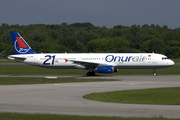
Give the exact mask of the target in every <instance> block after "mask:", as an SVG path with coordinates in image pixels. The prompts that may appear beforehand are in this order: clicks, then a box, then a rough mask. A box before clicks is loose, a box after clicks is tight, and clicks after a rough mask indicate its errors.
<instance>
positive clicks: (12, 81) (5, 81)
mask: <svg viewBox="0 0 180 120" xmlns="http://www.w3.org/2000/svg"><path fill="white" fill-rule="evenodd" d="M102 81H119V80H115V79H91V78H87V79H86V78H84V79H80V78H57V79H54V78H53V79H48V78H33V77H25V78H23V77H0V85H21V84H46V83H74V82H102Z"/></svg>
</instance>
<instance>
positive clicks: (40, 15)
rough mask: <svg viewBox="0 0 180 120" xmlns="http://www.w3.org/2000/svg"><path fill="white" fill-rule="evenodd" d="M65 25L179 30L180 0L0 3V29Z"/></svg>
mask: <svg viewBox="0 0 180 120" xmlns="http://www.w3.org/2000/svg"><path fill="white" fill-rule="evenodd" d="M64 22H66V23H67V24H73V23H84V22H90V23H92V24H93V25H95V26H100V27H102V26H105V27H107V28H113V26H116V25H124V26H131V25H144V24H148V25H151V24H155V25H157V24H158V25H160V26H163V25H166V26H168V28H171V29H175V28H178V27H180V0H0V25H1V24H2V23H7V24H9V25H12V24H19V25H29V24H61V23H64Z"/></svg>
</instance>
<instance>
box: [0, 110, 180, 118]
mask: <svg viewBox="0 0 180 120" xmlns="http://www.w3.org/2000/svg"><path fill="white" fill-rule="evenodd" d="M0 117H1V118H0V119H1V120H178V119H170V118H163V117H161V116H160V117H153V118H138V117H131V118H124V117H96V116H75V115H51V114H23V113H2V112H1V113H0Z"/></svg>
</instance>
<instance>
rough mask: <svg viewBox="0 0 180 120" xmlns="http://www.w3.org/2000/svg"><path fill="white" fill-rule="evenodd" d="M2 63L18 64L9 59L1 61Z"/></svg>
mask: <svg viewBox="0 0 180 120" xmlns="http://www.w3.org/2000/svg"><path fill="white" fill-rule="evenodd" d="M0 63H18V62H16V61H13V60H9V59H0Z"/></svg>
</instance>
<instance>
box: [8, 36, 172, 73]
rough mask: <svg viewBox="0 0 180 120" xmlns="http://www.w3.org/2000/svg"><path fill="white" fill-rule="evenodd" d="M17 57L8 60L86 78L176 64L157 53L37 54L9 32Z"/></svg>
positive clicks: (12, 56)
mask: <svg viewBox="0 0 180 120" xmlns="http://www.w3.org/2000/svg"><path fill="white" fill-rule="evenodd" d="M10 34H11V38H12V42H13V46H14V51H15V55H9V56H8V59H11V60H15V61H18V62H22V63H26V64H30V65H34V66H39V67H46V68H57V69H85V70H88V72H87V76H93V75H95V73H105V74H106V73H115V72H117V71H118V69H153V73H154V75H156V71H155V70H156V69H158V68H166V67H170V66H173V65H174V62H173V61H172V60H170V59H168V58H167V56H165V55H162V54H156V53H36V52H34V51H33V50H32V48H31V47H30V46H29V45H28V44H27V43H26V41H25V40H24V39H23V38H22V37H21V35H20V34H19V33H18V32H10Z"/></svg>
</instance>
